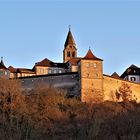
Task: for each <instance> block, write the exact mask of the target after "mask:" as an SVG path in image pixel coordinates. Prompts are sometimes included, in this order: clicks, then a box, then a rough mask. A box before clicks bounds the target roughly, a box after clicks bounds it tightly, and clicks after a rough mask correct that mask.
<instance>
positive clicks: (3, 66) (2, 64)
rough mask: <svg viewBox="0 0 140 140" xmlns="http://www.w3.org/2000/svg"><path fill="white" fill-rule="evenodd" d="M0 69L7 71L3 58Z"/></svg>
mask: <svg viewBox="0 0 140 140" xmlns="http://www.w3.org/2000/svg"><path fill="white" fill-rule="evenodd" d="M0 69H7V68H6V66H5V65H4V62H3V58H2V57H1V62H0Z"/></svg>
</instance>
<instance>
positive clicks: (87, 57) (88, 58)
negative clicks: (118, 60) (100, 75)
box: [82, 49, 103, 61]
mask: <svg viewBox="0 0 140 140" xmlns="http://www.w3.org/2000/svg"><path fill="white" fill-rule="evenodd" d="M82 59H87V60H100V61H103V60H102V59H100V58H98V57H96V56H95V55H94V54H93V53H92V51H91V50H90V49H89V50H88V52H87V54H86V56H85V57H84V58H82Z"/></svg>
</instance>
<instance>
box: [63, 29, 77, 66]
mask: <svg viewBox="0 0 140 140" xmlns="http://www.w3.org/2000/svg"><path fill="white" fill-rule="evenodd" d="M73 57H77V49H76V44H75V41H74V38H73V36H72V33H71V30H70V27H69V31H68V35H67V38H66V42H65V44H64V50H63V62H64V63H66V62H67V61H69V60H70V59H71V58H73Z"/></svg>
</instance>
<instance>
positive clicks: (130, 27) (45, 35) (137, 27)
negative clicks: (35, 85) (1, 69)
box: [0, 0, 140, 74]
mask: <svg viewBox="0 0 140 140" xmlns="http://www.w3.org/2000/svg"><path fill="white" fill-rule="evenodd" d="M69 24H70V25H71V31H72V33H73V36H74V38H75V41H76V44H77V49H78V56H84V55H85V54H86V52H87V51H88V49H89V46H90V48H91V50H92V51H93V53H94V54H95V55H96V56H98V57H100V58H102V59H104V73H105V74H112V73H113V72H114V71H116V72H118V73H119V74H121V73H122V72H123V71H124V70H125V69H126V68H127V67H128V66H130V65H131V64H136V65H138V66H140V1H127V0H122V1H121V0H118V1H117V0H114V1H113V0H112V1H107V0H99V1H95V0H89V1H86V0H77V1H74V0H68V1H66V0H65V1H64V0H61V1H60V0H52V1H51V0H50V1H49V0H0V55H1V56H3V57H4V62H5V65H6V66H9V65H13V66H14V67H27V68H32V67H33V65H34V63H35V62H37V61H40V60H42V59H44V58H48V59H50V60H52V61H55V62H62V58H63V57H62V52H63V48H64V43H65V39H66V36H67V32H68V26H69Z"/></svg>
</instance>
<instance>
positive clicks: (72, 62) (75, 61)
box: [67, 57, 81, 66]
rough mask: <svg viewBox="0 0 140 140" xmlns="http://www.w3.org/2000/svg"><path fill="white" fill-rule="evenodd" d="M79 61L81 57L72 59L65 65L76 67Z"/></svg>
mask: <svg viewBox="0 0 140 140" xmlns="http://www.w3.org/2000/svg"><path fill="white" fill-rule="evenodd" d="M80 60H81V57H73V58H71V59H70V60H69V61H68V62H67V63H71V65H73V66H77V65H78V62H79V61H80Z"/></svg>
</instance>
